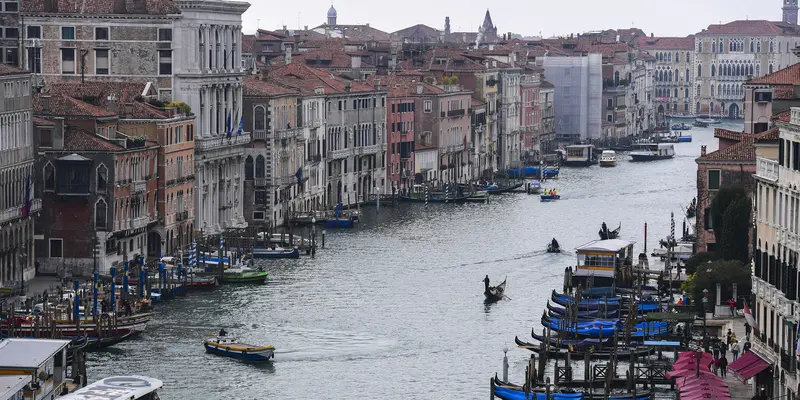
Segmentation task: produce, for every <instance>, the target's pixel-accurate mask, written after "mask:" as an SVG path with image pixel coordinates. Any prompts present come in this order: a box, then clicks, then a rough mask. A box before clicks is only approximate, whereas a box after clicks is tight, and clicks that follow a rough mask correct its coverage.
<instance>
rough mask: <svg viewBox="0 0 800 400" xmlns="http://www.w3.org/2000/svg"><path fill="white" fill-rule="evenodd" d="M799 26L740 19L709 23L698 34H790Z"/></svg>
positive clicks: (796, 30) (795, 31)
mask: <svg viewBox="0 0 800 400" xmlns="http://www.w3.org/2000/svg"><path fill="white" fill-rule="evenodd" d="M797 33H798V29H797V26H795V25H792V24H788V23H784V22H777V21H765V20H739V21H731V22H728V23H727V24H721V25H720V24H714V25H709V26H708V28H706V29H704V30H703V31H702V32H698V33H697V35H698V36H699V35H703V36H705V35H788V34H797Z"/></svg>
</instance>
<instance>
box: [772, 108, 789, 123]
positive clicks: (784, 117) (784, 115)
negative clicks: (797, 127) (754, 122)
mask: <svg viewBox="0 0 800 400" xmlns="http://www.w3.org/2000/svg"><path fill="white" fill-rule="evenodd" d="M772 119H773V120H778V121H781V122H791V120H792V110H786V111H783V112H780V113H777V114H775V115H773V116H772Z"/></svg>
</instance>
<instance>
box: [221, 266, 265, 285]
mask: <svg viewBox="0 0 800 400" xmlns="http://www.w3.org/2000/svg"><path fill="white" fill-rule="evenodd" d="M222 277H223V279H224V280H225V283H264V282H266V281H267V273H266V272H264V271H262V270H260V269H258V270H255V269H253V268H248V267H238V268H228V269H226V270H225V271H224V272H223V274H222Z"/></svg>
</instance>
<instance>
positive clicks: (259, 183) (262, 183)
mask: <svg viewBox="0 0 800 400" xmlns="http://www.w3.org/2000/svg"><path fill="white" fill-rule="evenodd" d="M253 184H254V185H255V186H256V187H267V186H269V179H267V178H255V179H253Z"/></svg>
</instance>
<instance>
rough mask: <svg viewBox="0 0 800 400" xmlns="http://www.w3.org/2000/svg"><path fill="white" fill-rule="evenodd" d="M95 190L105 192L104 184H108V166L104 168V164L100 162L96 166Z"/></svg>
mask: <svg viewBox="0 0 800 400" xmlns="http://www.w3.org/2000/svg"><path fill="white" fill-rule="evenodd" d="M96 184H97V191H98V192H105V191H106V186H107V185H108V168H106V166H105V164H100V166H99V167H97V180H96Z"/></svg>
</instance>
